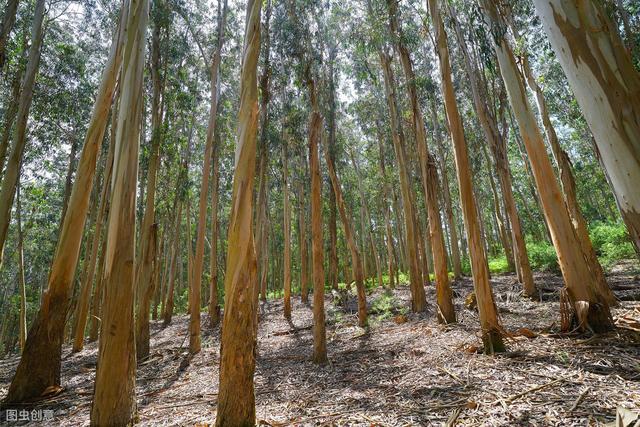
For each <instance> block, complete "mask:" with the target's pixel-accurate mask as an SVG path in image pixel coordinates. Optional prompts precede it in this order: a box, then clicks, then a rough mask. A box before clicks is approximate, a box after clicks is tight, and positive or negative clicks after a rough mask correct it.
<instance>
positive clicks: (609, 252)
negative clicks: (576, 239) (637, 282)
mask: <svg viewBox="0 0 640 427" xmlns="http://www.w3.org/2000/svg"><path fill="white" fill-rule="evenodd" d="M589 235H590V236H591V243H592V244H593V248H594V249H595V251H596V254H597V255H598V258H599V259H600V262H601V263H602V266H603V267H604V268H611V267H612V266H613V265H614V264H615V263H616V262H617V261H620V260H623V259H633V258H635V257H636V253H635V251H634V249H633V243H631V239H630V238H629V233H627V228H626V227H625V225H624V224H622V223H599V224H596V225H595V226H593V227H592V228H591V230H590V231H589Z"/></svg>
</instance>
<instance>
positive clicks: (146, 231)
mask: <svg viewBox="0 0 640 427" xmlns="http://www.w3.org/2000/svg"><path fill="white" fill-rule="evenodd" d="M154 8H155V10H154V11H153V12H154V13H153V14H152V15H156V16H158V15H160V14H161V13H162V8H163V3H162V2H157V3H156V4H155V5H154ZM155 21H156V22H154V26H153V32H152V35H151V82H152V88H153V89H152V91H153V93H152V97H151V152H150V155H149V167H148V169H147V172H146V177H147V188H146V191H145V192H146V200H145V207H144V216H143V218H142V226H141V230H140V249H139V250H140V254H139V257H138V260H137V270H136V286H137V300H138V307H137V311H136V353H137V361H138V363H140V362H141V361H143V360H144V359H146V358H147V356H149V309H150V305H151V296H152V295H153V289H152V287H151V285H152V283H153V271H152V269H153V263H154V259H155V252H156V247H155V245H156V241H155V239H156V238H157V227H158V226H157V224H156V223H155V217H156V212H155V210H156V206H155V199H156V182H157V175H158V167H159V164H160V144H161V141H162V104H161V102H160V99H161V97H162V89H163V84H162V79H161V77H160V68H161V59H160V31H161V29H162V27H161V26H162V24H161V22H160V19H157V18H156V19H155Z"/></svg>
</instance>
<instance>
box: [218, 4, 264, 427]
mask: <svg viewBox="0 0 640 427" xmlns="http://www.w3.org/2000/svg"><path fill="white" fill-rule="evenodd" d="M261 6H262V2H261V1H256V0H248V1H247V14H246V19H245V35H244V49H243V53H242V72H241V75H240V108H239V110H238V139H237V143H236V155H235V170H234V176H233V195H232V198H231V215H230V223H229V234H228V238H227V239H228V246H229V253H228V256H227V272H226V274H225V296H224V298H225V304H224V306H225V315H224V318H223V321H222V336H221V339H220V384H219V392H218V412H217V416H216V425H217V426H226V425H238V426H240V425H247V426H248V425H254V424H255V418H256V409H255V394H254V386H253V374H254V370H255V363H256V362H255V353H254V352H255V348H256V333H255V330H256V328H257V323H256V322H257V319H256V316H255V314H254V313H255V311H256V310H257V306H256V302H255V301H256V299H255V293H256V292H257V289H256V284H257V271H256V269H257V265H256V253H255V246H254V237H253V211H254V209H253V206H254V205H253V181H254V175H255V163H256V136H257V133H258V84H257V74H258V73H257V69H258V59H259V57H260V10H261Z"/></svg>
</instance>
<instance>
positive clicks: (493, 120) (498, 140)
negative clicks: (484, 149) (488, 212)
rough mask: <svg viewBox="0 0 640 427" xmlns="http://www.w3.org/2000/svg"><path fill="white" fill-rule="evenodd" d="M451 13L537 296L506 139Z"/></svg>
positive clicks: (527, 289)
mask: <svg viewBox="0 0 640 427" xmlns="http://www.w3.org/2000/svg"><path fill="white" fill-rule="evenodd" d="M449 16H451V17H452V19H453V23H454V29H455V33H456V37H457V40H458V43H459V44H460V50H461V51H462V54H463V59H464V65H465V69H466V72H467V75H468V76H469V81H470V86H471V93H472V97H473V102H474V103H473V105H474V109H475V111H476V115H477V116H478V120H479V121H480V125H481V126H482V129H483V131H484V135H485V137H486V138H487V140H488V141H489V146H490V147H491V153H492V155H493V159H494V161H495V164H496V170H497V173H498V179H499V180H500V189H501V190H502V198H503V200H504V204H505V211H506V212H507V215H508V218H509V222H510V223H511V237H512V244H513V251H512V252H513V258H514V261H515V263H516V271H517V272H518V277H519V280H520V281H521V283H522V284H523V285H524V293H525V295H526V296H529V297H533V296H535V295H537V290H536V287H535V283H534V281H533V274H532V272H531V266H530V265H529V257H528V255H527V247H526V245H525V241H524V233H523V232H522V227H521V225H520V217H519V215H518V211H517V209H516V205H515V199H514V197H513V190H512V179H511V171H510V170H509V160H508V157H507V147H506V142H505V140H504V138H503V137H502V135H501V134H500V131H499V129H498V121H497V117H495V115H493V114H492V113H491V110H490V109H489V107H488V106H487V104H486V102H485V101H483V100H485V99H487V96H486V93H485V92H486V91H483V90H482V86H481V85H480V78H479V77H478V70H477V68H476V67H475V66H474V65H473V64H472V62H471V58H470V55H469V52H468V50H467V47H466V43H465V39H464V36H463V35H462V30H461V29H460V25H459V23H458V21H457V20H456V19H455V16H456V12H455V11H454V10H453V8H451V7H450V10H449ZM525 160H526V159H525Z"/></svg>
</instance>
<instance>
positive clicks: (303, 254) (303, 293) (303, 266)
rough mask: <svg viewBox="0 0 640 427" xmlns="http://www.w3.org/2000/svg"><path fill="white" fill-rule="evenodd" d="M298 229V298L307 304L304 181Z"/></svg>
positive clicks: (301, 191) (307, 264)
mask: <svg viewBox="0 0 640 427" xmlns="http://www.w3.org/2000/svg"><path fill="white" fill-rule="evenodd" d="M303 158H304V156H303ZM298 229H299V233H298V234H299V236H300V245H299V247H300V296H301V299H302V302H303V303H305V304H306V303H308V302H309V249H308V246H307V244H308V243H307V242H308V240H307V215H306V204H305V200H304V179H301V180H300V189H299V195H298Z"/></svg>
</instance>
